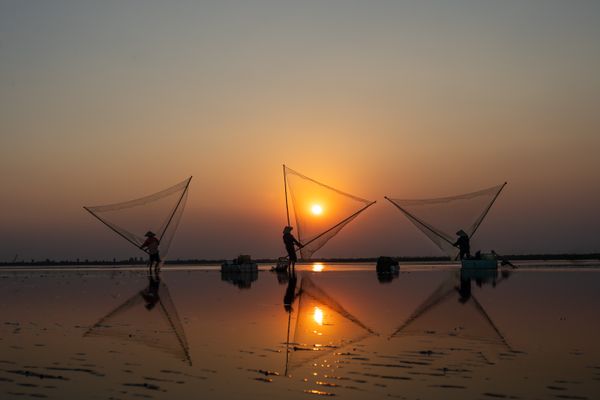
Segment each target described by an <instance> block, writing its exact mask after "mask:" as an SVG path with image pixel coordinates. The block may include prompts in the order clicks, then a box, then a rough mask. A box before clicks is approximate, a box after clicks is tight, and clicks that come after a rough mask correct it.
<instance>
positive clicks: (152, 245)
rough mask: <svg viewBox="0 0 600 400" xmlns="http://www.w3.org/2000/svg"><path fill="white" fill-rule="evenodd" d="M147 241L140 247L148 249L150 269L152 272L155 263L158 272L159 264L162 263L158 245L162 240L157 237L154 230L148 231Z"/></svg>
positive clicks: (155, 269) (155, 270)
mask: <svg viewBox="0 0 600 400" xmlns="http://www.w3.org/2000/svg"><path fill="white" fill-rule="evenodd" d="M144 236H146V238H147V239H146V241H145V242H144V243H143V244H142V245H141V246H140V249H142V250H144V251H146V249H148V250H147V251H148V254H149V255H150V260H148V270H149V271H150V272H152V265H153V264H154V272H155V273H158V266H159V265H160V254H159V253H158V245H159V244H160V241H159V240H158V239H157V238H156V234H155V233H154V232H152V231H148V232H146V234H145V235H144ZM155 263H156V264H155Z"/></svg>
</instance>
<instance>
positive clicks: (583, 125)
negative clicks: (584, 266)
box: [0, 0, 600, 261]
mask: <svg viewBox="0 0 600 400" xmlns="http://www.w3.org/2000/svg"><path fill="white" fill-rule="evenodd" d="M598 71H600V2H595V1H583V0H582V1H571V2H569V1H551V0H544V1H497V2H492V1H441V0H440V1H411V2H408V1H406V2H404V1H352V0H328V1H316V0H314V1H313V0H307V1H275V0H273V1H248V0H238V1H229V0H224V1H212V2H201V1H169V2H159V1H18V0H15V1H7V0H0V121H1V122H0V124H1V125H0V171H1V175H0V176H1V188H2V196H0V261H9V260H12V259H13V258H14V257H15V255H18V259H24V260H29V259H32V258H33V259H45V258H69V259H74V258H90V259H93V258H105V259H108V258H111V259H112V257H129V256H135V255H137V256H140V255H142V254H141V253H140V252H139V251H138V252H136V250H135V249H134V248H132V247H131V246H130V245H129V244H128V243H126V242H124V241H123V240H122V239H121V238H119V237H117V236H116V235H115V234H114V233H112V232H110V231H109V230H108V229H107V228H106V227H104V226H102V225H101V224H100V223H98V221H96V220H94V219H93V218H92V217H91V216H90V215H89V214H87V213H86V212H85V211H84V210H83V209H82V206H84V205H98V204H104V203H113V202H118V201H124V200H129V199H132V198H136V197H140V196H143V195H146V194H149V193H153V192H157V191H159V190H161V189H164V188H166V187H168V186H171V185H173V184H175V183H178V182H180V181H182V180H183V179H185V178H187V177H188V176H190V175H193V176H194V178H193V180H192V183H191V186H190V193H189V199H188V203H187V209H186V211H185V214H184V215H183V219H182V222H181V225H180V229H179V232H178V234H177V236H176V237H175V240H174V242H173V246H172V248H171V253H170V258H178V257H180V258H221V257H227V258H231V257H234V256H235V255H237V254H239V253H248V254H252V255H253V256H254V257H276V256H279V255H282V254H283V253H284V248H283V245H282V242H281V230H282V228H283V226H284V225H285V223H286V221H285V219H286V218H285V202H284V195H283V179H282V168H281V165H282V164H284V163H285V164H286V165H288V166H289V167H291V168H293V169H295V170H297V171H299V172H301V173H303V174H305V175H307V176H310V177H312V178H315V179H317V180H319V181H321V182H324V183H327V184H329V185H331V186H333V187H336V188H338V189H341V190H343V191H345V192H349V193H352V194H354V195H356V196H359V197H361V198H364V199H368V200H377V204H375V205H374V206H373V207H371V208H370V209H369V210H367V211H366V212H365V213H363V215H361V216H359V218H357V219H356V220H355V221H354V222H353V223H352V224H350V225H348V226H347V227H346V228H345V229H344V230H343V231H341V233H340V234H338V235H337V236H336V237H335V238H334V239H332V240H331V241H330V242H329V243H328V244H327V245H326V246H325V247H324V248H323V249H322V250H320V251H319V252H318V253H316V256H319V255H320V256H340V257H357V256H378V255H382V254H385V255H405V256H409V255H442V253H441V252H440V251H439V250H438V249H437V248H436V247H435V246H434V245H433V244H431V243H430V242H429V241H428V239H427V238H426V237H425V236H423V235H422V234H421V232H419V231H418V230H417V229H415V228H414V227H413V226H412V225H411V224H410V222H408V221H407V220H406V218H405V217H404V216H403V215H402V214H401V213H400V212H399V211H398V210H396V209H394V208H393V207H392V206H391V205H390V204H389V203H387V202H386V201H385V200H384V199H383V196H385V195H388V196H390V197H396V198H413V197H415V198H426V197H438V196H445V195H452V194H459V193H464V192H469V191H474V190H478V189H481V188H487V187H490V186H493V185H497V184H500V183H502V182H504V181H508V185H507V187H506V188H505V190H504V192H503V193H502V195H501V197H500V198H499V200H498V202H497V204H496V206H495V207H494V208H493V209H492V211H491V212H490V214H489V217H488V219H487V220H486V221H485V222H484V224H483V226H482V227H481V229H480V231H479V232H478V235H479V238H480V240H481V242H480V244H481V246H483V247H484V248H495V249H496V250H497V251H498V252H502V253H506V254H515V253H539V252H543V253H562V252H598V251H600V211H599V210H598V208H599V207H600V172H599V171H600V155H599V150H600V112H599V104H600V73H599V72H598Z"/></svg>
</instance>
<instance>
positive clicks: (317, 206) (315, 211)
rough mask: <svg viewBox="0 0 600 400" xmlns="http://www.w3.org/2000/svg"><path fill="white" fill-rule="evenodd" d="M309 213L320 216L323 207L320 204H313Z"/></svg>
mask: <svg viewBox="0 0 600 400" xmlns="http://www.w3.org/2000/svg"><path fill="white" fill-rule="evenodd" d="M310 212H312V213H313V214H314V215H321V214H323V207H322V206H321V205H320V204H313V205H312V207H311V208H310Z"/></svg>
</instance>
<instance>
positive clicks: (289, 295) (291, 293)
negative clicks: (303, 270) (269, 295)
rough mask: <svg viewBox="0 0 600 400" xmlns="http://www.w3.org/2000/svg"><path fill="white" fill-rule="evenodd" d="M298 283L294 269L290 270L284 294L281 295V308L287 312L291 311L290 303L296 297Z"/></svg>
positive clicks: (292, 302)
mask: <svg viewBox="0 0 600 400" xmlns="http://www.w3.org/2000/svg"><path fill="white" fill-rule="evenodd" d="M297 283H298V278H296V271H292V272H290V273H289V279H288V285H287V287H286V289H285V294H284V295H283V308H285V311H287V312H288V313H291V312H292V304H294V300H295V299H296V284H297Z"/></svg>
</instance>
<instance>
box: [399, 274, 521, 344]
mask: <svg viewBox="0 0 600 400" xmlns="http://www.w3.org/2000/svg"><path fill="white" fill-rule="evenodd" d="M493 273H496V271H494V272H493ZM466 283H468V284H469V285H470V280H466ZM463 284H465V283H463ZM469 288H470V286H469ZM397 336H435V337H454V338H458V339H461V340H468V341H477V342H481V343H485V344H493V345H498V346H501V347H504V348H507V349H510V347H509V345H508V343H507V342H506V339H505V337H504V336H503V335H502V333H501V332H500V330H499V329H498V327H497V326H496V325H495V324H494V322H493V320H492V319H491V317H490V316H489V315H488V313H487V312H486V311H485V309H484V308H483V306H482V305H481V303H479V301H478V300H477V299H476V298H475V297H474V296H473V295H471V293H470V290H469V296H468V297H465V298H463V299H462V301H461V294H460V290H459V287H457V285H456V276H451V277H450V278H448V279H447V280H445V281H444V282H442V283H441V284H440V285H439V286H438V288H437V289H436V290H435V291H434V292H433V293H432V294H431V295H430V296H429V297H428V298H427V299H426V300H425V301H423V303H422V304H421V305H420V306H419V307H417V309H416V310H415V311H414V312H413V313H412V314H411V315H410V316H409V317H408V318H407V319H406V321H404V323H403V324H402V325H400V326H399V327H398V328H397V329H396V331H395V332H394V333H393V334H392V335H391V336H390V337H397Z"/></svg>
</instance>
